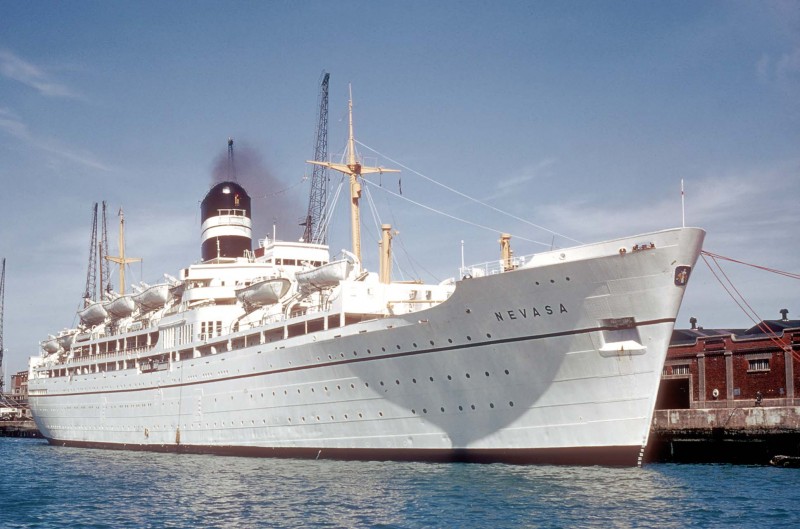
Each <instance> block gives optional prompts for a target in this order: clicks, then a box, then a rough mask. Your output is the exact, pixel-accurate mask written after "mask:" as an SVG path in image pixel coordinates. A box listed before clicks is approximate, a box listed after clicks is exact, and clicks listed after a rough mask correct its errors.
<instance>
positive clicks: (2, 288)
mask: <svg viewBox="0 0 800 529" xmlns="http://www.w3.org/2000/svg"><path fill="white" fill-rule="evenodd" d="M5 297H6V258H5V257H3V271H2V272H0V396H1V395H2V394H3V388H4V386H5V379H6V375H5V372H4V371H3V310H4V309H5Z"/></svg>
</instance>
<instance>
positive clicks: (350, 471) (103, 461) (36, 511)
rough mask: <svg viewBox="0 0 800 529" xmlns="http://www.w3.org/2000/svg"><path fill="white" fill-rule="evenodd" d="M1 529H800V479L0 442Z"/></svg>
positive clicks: (738, 469)
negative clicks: (282, 457)
mask: <svg viewBox="0 0 800 529" xmlns="http://www.w3.org/2000/svg"><path fill="white" fill-rule="evenodd" d="M0 462H2V467H0V527H3V528H15V527H40V528H59V529H60V528H121V527H135V528H140V527H153V528H157V527H158V528H160V527H187V528H188V527H225V528H231V527H269V528H272V527H275V528H279V527H310V528H314V527H359V528H361V527H379V528H428V527H458V528H469V527H487V528H505V527H508V528H519V527H535V528H557V527H564V528H571V527H590V528H595V527H596V528H604V529H605V528H615V527H622V528H624V527H648V528H649V527H675V528H684V527H725V528H728V527H758V528H770V527H775V528H782V529H786V528H792V527H798V526H800V469H777V468H772V467H750V466H733V465H665V464H652V465H647V466H645V467H644V468H641V469H635V468H630V469H620V468H600V467H588V468H583V467H549V466H531V467H519V466H509V465H499V464H498V465H469V464H429V463H391V462H364V463H354V462H337V461H305V460H277V459H251V458H238V457H220V456H202V455H178V454H158V453H152V454H151V453H140V452H117V451H107V450H88V449H74V448H63V447H51V446H49V445H48V444H47V443H46V442H45V441H42V440H39V439H9V438H0Z"/></svg>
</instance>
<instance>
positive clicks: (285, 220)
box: [211, 142, 304, 242]
mask: <svg viewBox="0 0 800 529" xmlns="http://www.w3.org/2000/svg"><path fill="white" fill-rule="evenodd" d="M235 149H236V164H235V165H234V164H233V163H232V161H233V160H232V159H231V153H230V148H229V149H226V151H225V152H222V153H220V154H219V155H217V157H216V159H215V160H214V169H213V171H212V182H211V185H212V186H213V185H216V184H218V183H220V182H226V181H228V182H237V183H238V184H239V185H241V186H242V187H243V188H244V189H245V191H247V193H248V194H249V195H250V198H251V200H252V210H253V211H252V220H253V240H254V242H255V240H257V239H263V238H265V237H267V236H269V237H270V238H272V225H273V223H274V224H275V227H276V232H277V236H278V239H282V240H289V241H291V240H297V239H299V238H300V236H301V235H302V234H303V228H302V226H298V220H297V219H299V218H302V217H303V216H304V210H303V206H302V205H301V202H300V201H299V200H298V199H297V197H293V196H291V194H290V193H288V192H285V191H286V189H287V188H288V187H290V185H291V184H287V183H286V182H281V181H280V180H278V179H277V178H275V177H274V176H273V175H272V173H271V172H270V170H269V169H267V167H266V166H265V165H264V162H263V160H262V157H261V154H259V152H258V151H257V150H255V149H254V148H252V147H250V146H248V145H242V144H241V143H240V142H237V144H236V148H235ZM232 172H235V174H231V173H232Z"/></svg>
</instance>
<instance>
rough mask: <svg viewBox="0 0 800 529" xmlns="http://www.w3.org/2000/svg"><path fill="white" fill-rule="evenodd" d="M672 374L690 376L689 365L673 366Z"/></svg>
mask: <svg viewBox="0 0 800 529" xmlns="http://www.w3.org/2000/svg"><path fill="white" fill-rule="evenodd" d="M672 374H673V375H688V374H689V364H681V365H678V366H672Z"/></svg>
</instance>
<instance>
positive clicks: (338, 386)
mask: <svg viewBox="0 0 800 529" xmlns="http://www.w3.org/2000/svg"><path fill="white" fill-rule="evenodd" d="M486 376H487V377H488V376H489V375H488V373H487V375H486ZM336 389H338V390H340V391H341V389H342V386H340V385H339V384H336Z"/></svg>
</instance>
